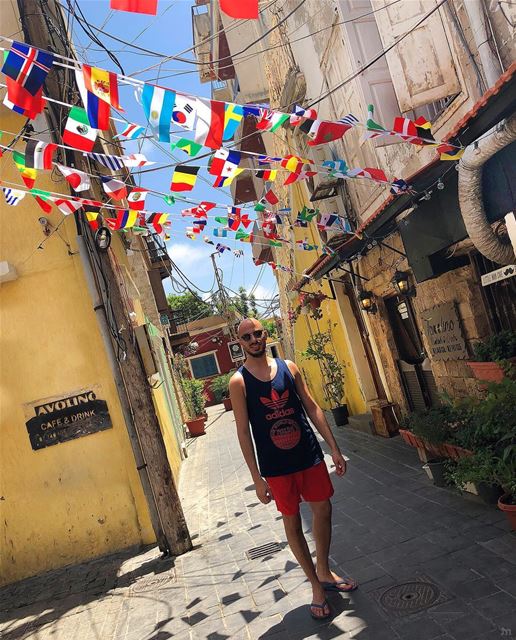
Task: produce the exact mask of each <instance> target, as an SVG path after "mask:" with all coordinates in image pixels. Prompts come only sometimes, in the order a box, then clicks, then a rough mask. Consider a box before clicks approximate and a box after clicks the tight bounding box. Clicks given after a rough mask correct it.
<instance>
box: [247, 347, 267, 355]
mask: <svg viewBox="0 0 516 640" xmlns="http://www.w3.org/2000/svg"><path fill="white" fill-rule="evenodd" d="M266 348H267V347H265V346H264V347H263V349H260V351H246V353H247V355H248V356H252V357H253V358H261V357H262V356H263V354H264V353H265V349H266Z"/></svg>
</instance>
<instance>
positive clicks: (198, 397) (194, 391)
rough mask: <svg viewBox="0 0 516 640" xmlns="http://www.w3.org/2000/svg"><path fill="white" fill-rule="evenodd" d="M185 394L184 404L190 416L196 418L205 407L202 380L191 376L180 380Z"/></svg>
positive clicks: (201, 413)
mask: <svg viewBox="0 0 516 640" xmlns="http://www.w3.org/2000/svg"><path fill="white" fill-rule="evenodd" d="M181 385H182V387H183V391H184V394H185V399H186V404H187V408H188V413H189V414H190V418H192V419H194V418H198V417H199V416H202V415H203V413H204V409H205V407H206V395H205V393H204V382H203V381H202V380H195V379H193V378H183V379H182V381H181Z"/></svg>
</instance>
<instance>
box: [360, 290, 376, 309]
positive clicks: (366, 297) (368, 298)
mask: <svg viewBox="0 0 516 640" xmlns="http://www.w3.org/2000/svg"><path fill="white" fill-rule="evenodd" d="M358 299H359V300H360V307H361V308H362V310H363V311H367V313H376V311H377V309H378V308H377V306H376V302H375V301H374V295H373V294H372V293H371V291H365V290H363V291H361V292H360V293H359V294H358Z"/></svg>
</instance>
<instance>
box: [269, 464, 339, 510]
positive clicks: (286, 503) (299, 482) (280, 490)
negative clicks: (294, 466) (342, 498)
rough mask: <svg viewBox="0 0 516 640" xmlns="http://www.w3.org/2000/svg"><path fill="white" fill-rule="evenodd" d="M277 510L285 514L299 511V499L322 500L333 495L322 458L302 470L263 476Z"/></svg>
mask: <svg viewBox="0 0 516 640" xmlns="http://www.w3.org/2000/svg"><path fill="white" fill-rule="evenodd" d="M265 480H266V481H267V484H268V485H269V487H270V489H271V492H272V497H273V498H274V500H275V502H276V506H277V507H278V511H279V512H280V513H282V514H283V515H285V516H295V515H296V514H298V513H299V503H300V502H301V499H303V500H304V501H305V502H322V501H323V500H328V498H331V497H332V495H333V485H332V483H331V480H330V475H329V473H328V468H327V467H326V463H325V462H324V460H323V461H322V462H319V463H318V464H315V465H314V466H313V467H309V468H308V469H305V470H304V471H296V472H295V473H289V474H287V475H285V476H273V477H268V478H265Z"/></svg>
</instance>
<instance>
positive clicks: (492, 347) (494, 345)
mask: <svg viewBox="0 0 516 640" xmlns="http://www.w3.org/2000/svg"><path fill="white" fill-rule="evenodd" d="M473 351H474V358H475V360H473V361H471V362H468V365H469V367H470V369H471V370H472V371H473V374H474V375H475V377H476V378H477V379H478V380H483V381H486V382H501V381H502V380H503V378H504V377H505V376H506V375H507V374H508V373H509V377H514V376H511V373H510V370H511V368H512V369H513V370H514V364H515V362H516V331H501V332H500V333H497V334H495V335H494V336H490V337H489V338H487V339H486V340H483V341H481V342H477V343H476V345H475V346H474V349H473ZM511 365H512V367H511Z"/></svg>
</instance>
